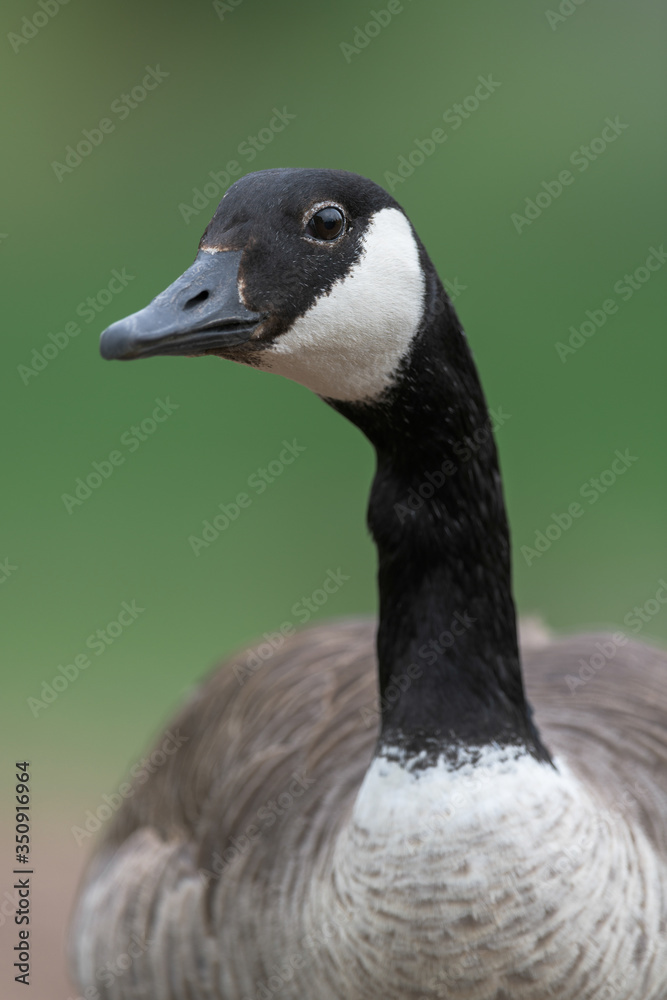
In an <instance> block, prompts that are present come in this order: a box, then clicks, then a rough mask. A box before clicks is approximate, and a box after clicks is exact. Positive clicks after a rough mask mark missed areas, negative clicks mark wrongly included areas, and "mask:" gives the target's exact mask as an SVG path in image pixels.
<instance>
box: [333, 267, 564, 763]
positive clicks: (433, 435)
mask: <svg viewBox="0 0 667 1000" xmlns="http://www.w3.org/2000/svg"><path fill="white" fill-rule="evenodd" d="M425 268H426V272H427V307H426V313H425V317H424V322H423V324H422V329H421V331H420V333H419V334H418V337H417V339H416V341H415V345H414V348H413V350H412V352H411V355H410V357H409V358H408V360H407V361H406V363H405V364H404V369H403V372H402V377H401V379H400V381H399V383H398V385H397V386H396V387H395V388H393V389H392V390H391V391H390V392H389V393H388V395H387V397H386V399H383V401H382V402H381V403H380V404H377V405H373V406H359V405H355V404H340V403H334V404H333V405H334V406H335V407H336V408H337V409H339V410H340V411H341V412H343V413H344V414H345V415H346V416H348V417H349V418H350V419H351V420H352V421H353V422H354V423H356V424H357V425H358V426H359V427H360V429H361V430H362V431H363V432H364V433H365V434H366V435H367V437H368V438H369V439H370V441H371V442H372V444H373V445H374V446H375V449H376V453H377V472H376V475H375V479H374V482H373V487H372V491H371V496H370V503H369V511H368V522H369V527H370V530H371V533H372V535H373V538H374V540H375V543H376V545H377V548H378V556H379V573H378V581H379V591H380V622H379V628H378V637H377V646H378V660H379V678H380V698H381V709H382V731H381V738H380V743H381V747H382V746H384V747H393V746H399V747H401V748H402V749H404V750H406V751H407V752H408V753H409V754H410V755H412V754H417V753H420V752H421V751H424V750H425V751H426V754H425V755H424V758H425V759H426V760H432V759H433V757H434V755H437V754H440V753H442V752H445V753H448V754H449V755H450V756H451V757H455V756H456V754H457V752H458V750H459V749H460V748H461V747H462V746H463V747H478V746H480V745H485V744H489V743H498V744H501V745H509V746H512V745H514V746H517V747H526V748H527V750H528V751H529V752H530V753H532V754H533V755H534V756H536V757H538V758H540V759H546V760H548V759H549V758H548V753H547V751H546V750H545V748H544V747H543V745H542V743H541V742H540V739H539V736H538V734H537V731H536V729H535V727H534V725H533V724H532V721H531V711H530V707H529V706H528V704H527V702H526V698H525V695H524V689H523V680H522V676H521V666H520V661H519V653H518V646H517V635H516V618H515V609H514V602H513V599H512V586H511V565H510V544H509V529H508V525H507V517H506V513H505V504H504V501H503V494H502V485H501V480H500V471H499V467H498V456H497V452H496V447H495V442H494V439H493V432H492V428H491V424H490V420H489V414H488V411H487V407H486V403H485V400H484V394H483V392H482V388H481V385H480V383H479V378H478V376H477V372H476V370H475V365H474V363H473V360H472V356H471V353H470V350H469V348H468V345H467V341H466V338H465V335H464V333H463V332H462V330H461V327H460V324H459V321H458V319H457V317H456V314H455V312H454V310H453V308H452V306H451V303H450V302H449V300H448V298H447V296H446V294H445V292H444V289H443V288H442V285H441V284H440V281H439V279H438V277H437V275H436V274H435V271H434V269H433V268H432V265H431V264H430V261H428V258H426V259H425Z"/></svg>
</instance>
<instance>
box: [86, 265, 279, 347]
mask: <svg viewBox="0 0 667 1000" xmlns="http://www.w3.org/2000/svg"><path fill="white" fill-rule="evenodd" d="M240 260H241V251H240V250H224V251H219V252H217V253H209V252H207V251H205V250H200V251H199V253H198V254H197V258H196V260H195V262H194V264H193V265H192V267H189V268H188V270H187V271H186V272H185V273H184V274H182V275H181V276H180V278H177V279H176V281H175V282H174V283H173V284H172V285H169V288H166V289H165V290H164V291H163V292H160V294H159V295H158V296H157V298H155V299H153V301H152V302H151V303H150V305H147V306H146V307H145V308H144V309H140V310H139V312H136V313H133V314H132V315H131V316H126V317H125V319H121V320H118V322H117V323H112V324H111V326H109V327H107V329H106V330H105V331H104V333H103V334H102V337H101V340H100V352H101V354H102V357H103V358H106V359H107V360H112V359H116V360H119V361H131V360H132V359H133V358H151V357H154V356H155V355H157V354H178V355H190V356H191V355H200V354H215V353H216V352H218V351H221V350H224V349H225V348H226V347H233V346H234V345H236V344H243V343H245V342H246V341H247V340H249V339H250V337H251V335H252V333H253V331H254V330H255V329H256V328H257V326H258V325H259V323H260V322H261V320H262V319H263V318H264V317H263V316H262V315H261V313H255V312H250V310H249V309H246V307H245V306H244V305H243V303H242V302H241V299H240V298H239V292H238V273H239V262H240Z"/></svg>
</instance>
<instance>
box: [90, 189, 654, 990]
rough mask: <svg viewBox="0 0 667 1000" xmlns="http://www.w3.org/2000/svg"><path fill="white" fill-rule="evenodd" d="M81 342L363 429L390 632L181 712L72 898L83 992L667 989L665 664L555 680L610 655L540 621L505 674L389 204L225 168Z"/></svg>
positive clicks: (302, 649)
mask: <svg viewBox="0 0 667 1000" xmlns="http://www.w3.org/2000/svg"><path fill="white" fill-rule="evenodd" d="M102 353H103V355H104V356H105V357H109V358H114V357H115V358H121V359H129V358H134V357H142V356H150V355H152V354H164V353H169V354H208V353H213V354H218V355H220V356H222V357H225V358H228V359H231V360H236V361H239V362H241V363H244V364H250V365H253V366H255V367H259V368H263V369H265V370H269V371H274V372H276V373H277V374H282V375H285V376H287V377H289V378H293V379H295V380H297V381H299V382H302V383H303V384H304V385H306V386H308V388H310V389H312V390H313V391H314V392H316V393H318V394H319V395H320V396H322V397H323V398H324V399H325V400H326V401H327V402H328V403H329V404H330V405H332V406H333V407H334V408H335V409H337V410H338V411H339V412H341V413H342V414H343V415H344V416H346V417H347V418H348V419H350V420H352V421H353V422H354V423H355V424H356V425H357V426H358V427H359V428H360V429H361V430H362V431H363V432H364V433H365V434H366V435H367V437H368V438H369V439H370V441H371V442H372V444H373V445H374V447H375V450H376V453H377V473H376V477H375V481H374V484H373V489H372V492H371V498H370V504H369V526H370V529H371V532H372V534H373V537H374V540H375V542H376V544H377V547H378V556H379V590H380V618H379V623H378V624H377V636H376V623H374V622H369V621H348V622H338V623H335V624H330V625H325V626H319V627H316V628H311V629H308V630H305V631H303V632H302V633H300V634H298V635H296V636H294V637H292V638H290V639H288V640H286V642H285V643H284V645H283V646H282V647H281V648H280V649H279V650H278V651H276V652H275V653H274V655H273V656H272V657H271V659H270V660H269V661H267V662H266V663H265V664H264V665H263V666H262V668H261V669H259V670H257V671H255V672H253V673H252V674H251V675H250V676H249V677H247V679H244V680H243V683H239V675H238V671H235V670H234V665H235V663H236V662H237V659H236V658H232V660H230V661H229V662H228V663H227V664H224V665H223V666H221V667H220V668H219V669H218V670H217V671H216V672H215V673H214V674H213V675H212V676H211V677H210V678H209V679H208V680H207V681H205V682H204V683H203V685H202V686H201V688H200V689H199V690H198V691H197V692H196V694H195V695H194V696H193V698H192V699H191V701H190V702H189V703H188V704H187V705H186V706H185V707H184V708H183V709H182V711H181V712H180V714H179V715H178V716H177V718H176V719H175V720H173V721H172V722H170V729H171V730H172V731H173V730H176V731H177V732H178V733H179V734H180V735H181V736H182V737H184V739H183V741H182V746H181V748H180V749H179V751H178V753H176V754H174V755H173V757H170V758H169V759H168V761H167V763H165V765H164V766H162V767H161V768H160V769H159V770H157V771H156V772H155V773H154V774H152V775H151V777H150V779H149V781H147V782H146V783H145V784H144V785H142V786H140V787H137V788H136V791H135V794H134V795H133V796H132V797H131V798H129V799H127V800H126V801H125V803H124V805H123V807H122V809H121V810H120V811H119V812H118V814H117V815H116V816H115V818H114V820H113V822H112V823H111V825H110V828H109V830H108V831H107V833H106V836H105V837H104V839H103V840H102V842H101V844H100V845H99V847H98V850H97V853H96V855H95V856H94V858H93V859H92V862H91V864H90V867H89V870H88V872H87V875H86V878H85V880H84V884H83V886H82V890H81V894H80V898H79V902H78V906H77V910H76V913H75V917H74V922H73V928H72V942H73V956H74V967H75V973H76V976H77V979H78V982H79V985H80V988H81V989H82V990H84V991H85V990H89V991H90V990H97V993H90V994H86V993H84V995H85V996H88V995H90V996H100V997H103V998H104V1000H112V998H113V1000H120V998H130V997H132V998H134V997H151V998H156V1000H251V998H252V1000H255V998H257V1000H267V998H269V997H273V996H277V997H281V998H286V1000H287V998H290V1000H291V998H294V1000H296V998H300V1000H305V998H309V1000H333V998H347V1000H380V998H382V1000H435V998H440V997H455V998H459V1000H545V998H547V997H553V998H558V1000H607V998H615V1000H665V998H667V926H666V924H667V731H666V728H665V723H666V722H667V657H666V656H665V654H664V653H663V652H661V651H660V650H657V649H654V648H652V647H650V646H648V645H645V644H639V643H634V642H631V641H630V640H628V639H627V637H624V640H625V641H623V642H614V644H613V649H614V654H613V656H612V655H608V656H606V657H604V666H603V669H601V670H600V671H599V672H598V673H597V674H596V675H595V676H593V677H592V678H591V679H590V680H588V681H587V682H586V683H582V684H576V685H574V686H573V684H572V678H573V677H577V676H578V675H579V670H580V666H581V661H582V660H583V661H584V663H588V662H591V659H592V657H594V656H595V655H596V654H597V656H600V655H603V654H604V650H606V649H608V647H609V644H610V643H611V642H612V640H611V639H610V637H609V636H604V635H585V636H580V637H576V638H574V639H568V640H552V639H550V638H548V637H546V636H544V635H542V634H540V633H538V634H536V635H531V636H527V637H526V640H525V642H524V643H523V647H522V651H521V659H520V657H519V649H518V644H517V635H516V623H515V615H514V606H513V602H512V596H511V581H510V567H509V538H508V531H507V524H506V518H505V511H504V503H503V498H502V490H501V486H500V477H499V472H498V466H497V458H496V452H495V446H494V443H493V438H492V435H491V434H490V432H489V433H488V434H483V435H482V436H481V441H482V444H480V446H479V448H478V449H476V450H475V452H474V454H472V455H471V456H470V457H469V458H467V459H466V460H465V461H463V460H461V459H460V457H459V458H457V456H459V455H460V452H459V451H457V448H456V445H457V444H460V442H461V441H463V440H465V439H466V437H469V436H471V435H472V434H473V433H474V432H475V430H479V429H488V426H489V425H488V414H487V411H486V406H485V403H484V398H483V394H482V391H481V388H480V386H479V382H478V379H477V375H476V371H475V368H474V365H473V363H472V359H471V356H470V352H469V349H468V347H467V344H466V340H465V335H464V334H463V332H462V330H461V328H460V325H459V323H458V320H457V318H456V316H455V313H454V311H453V309H452V307H451V304H450V303H449V301H448V299H447V297H446V295H445V293H444V290H443V289H442V286H441V284H440V281H439V279H438V278H437V275H436V273H435V271H434V269H433V266H432V265H431V263H430V261H429V259H428V256H427V255H426V252H425V250H424V248H423V247H422V245H421V243H420V242H419V240H418V238H417V236H416V234H415V233H414V230H413V229H412V226H411V225H410V223H409V221H408V220H407V218H406V216H405V215H404V213H403V212H402V210H401V209H400V208H399V206H398V205H397V204H396V203H395V202H394V201H393V199H392V198H391V197H390V196H389V195H388V194H386V192H384V191H383V190H382V189H380V188H378V187H377V186H376V185H374V184H372V183H371V182H370V181H366V180H364V179H363V178H360V177H357V176H356V175H354V174H346V173H344V172H340V171H321V170H285V171H263V172H261V173H259V174H253V175H249V176H248V177H246V178H243V179H242V180H241V181H239V182H237V184H235V185H234V186H233V187H232V188H231V189H230V190H229V191H228V192H227V194H226V195H225V198H223V201H222V202H221V204H220V206H219V208H218V210H217V211H216V214H215V215H214V217H213V220H212V222H211V223H210V224H209V227H208V228H207V230H206V232H205V233H204V236H203V237H202V241H201V244H200V250H199V253H198V256H197V259H196V261H195V264H194V265H193V266H192V268H190V269H189V271H187V272H186V273H185V274H184V275H183V276H182V278H180V279H178V280H177V281H176V282H175V283H174V284H173V285H172V286H170V288H169V289H167V290H166V291H165V292H164V293H162V294H161V295H160V296H158V297H157V299H155V300H154V301H153V303H151V304H150V305H149V306H148V307H146V309H144V310H142V311H141V312H140V313H137V314H135V315H134V316H132V317H129V318H128V319H127V320H123V321H121V322H120V323H117V324H114V326H112V327H110V328H109V330H107V331H105V334H104V335H103V340H102ZM477 440H479V438H478V439H477ZM447 462H449V463H453V468H454V471H453V472H451V471H448V473H447V474H444V473H442V474H440V475H439V476H438V475H437V474H436V472H437V470H438V469H440V470H444V469H445V468H446V466H445V463H447ZM425 481H427V482H429V483H430V485H431V486H432V487H433V489H432V492H431V493H430V495H429V496H428V498H427V499H426V500H425V502H424V503H423V504H422V505H419V506H417V507H416V509H412V508H407V507H405V498H406V497H407V496H408V495H409V492H410V490H411V489H414V488H416V487H418V486H419V485H420V484H423V483H424V482H425ZM423 492H428V491H422V493H423ZM420 495H421V494H420ZM600 650H602V651H603V653H602V654H601V653H600ZM243 660H244V661H245V654H244V656H243ZM595 662H597V660H596V661H595ZM521 663H522V664H523V673H522V669H521ZM524 681H525V693H524ZM526 694H527V697H526ZM530 705H532V708H533V710H534V714H533V711H531V708H530ZM119 956H130V958H129V959H128V960H127V961H126V962H125V963H124V964H125V965H126V966H127V968H126V969H125V970H124V971H123V972H122V973H118V974H115V975H110V974H109V971H108V970H109V968H115V969H118V957H119Z"/></svg>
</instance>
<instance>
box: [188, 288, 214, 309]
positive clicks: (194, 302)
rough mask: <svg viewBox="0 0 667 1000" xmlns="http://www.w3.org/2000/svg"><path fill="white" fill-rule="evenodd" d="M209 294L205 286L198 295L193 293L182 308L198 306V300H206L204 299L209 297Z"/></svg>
mask: <svg viewBox="0 0 667 1000" xmlns="http://www.w3.org/2000/svg"><path fill="white" fill-rule="evenodd" d="M209 294H210V293H209V291H208V289H206V288H205V289H204V291H203V292H200V293H199V295H193V297H192V298H191V299H188V301H187V302H186V303H185V305H184V306H183V308H184V309H192V307H193V306H198V305H199V303H200V302H206V299H207V298H208V297H209Z"/></svg>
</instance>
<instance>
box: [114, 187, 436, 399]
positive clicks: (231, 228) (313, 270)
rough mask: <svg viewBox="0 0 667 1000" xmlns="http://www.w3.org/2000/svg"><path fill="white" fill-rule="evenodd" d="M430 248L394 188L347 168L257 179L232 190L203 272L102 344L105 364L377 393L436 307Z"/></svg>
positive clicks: (203, 248) (213, 227) (353, 395)
mask: <svg viewBox="0 0 667 1000" xmlns="http://www.w3.org/2000/svg"><path fill="white" fill-rule="evenodd" d="M423 256H424V255H423V250H422V248H421V246H420V244H419V241H418V239H417V238H416V236H415V234H414V231H413V229H412V226H411V225H410V223H409V221H408V220H407V218H406V216H405V214H404V213H403V211H402V209H401V208H400V207H399V206H398V205H397V204H396V202H395V201H394V199H393V198H392V197H391V196H390V195H389V194H387V192H386V191H384V190H383V189H382V188H381V187H379V186H378V185H377V184H374V183H373V182H372V181H369V180H367V179H365V178H363V177H360V176H358V175H357V174H352V173H347V172H345V171H341V170H310V169H284V170H265V171H261V172H259V173H254V174H249V175H247V176H246V177H243V178H241V180H239V181H237V182H236V183H235V184H234V185H233V186H232V187H231V188H230V189H229V190H228V191H227V193H226V194H225V196H224V198H223V199H222V201H221V202H220V204H219V206H218V208H217V210H216V212H215V215H214V216H213V218H212V220H211V222H210V223H209V225H208V226H207V228H206V231H205V233H204V235H203V237H202V239H201V241H200V244H199V252H198V254H197V257H196V260H195V262H194V264H193V265H192V267H191V268H189V269H188V270H187V271H186V272H185V273H184V274H183V275H182V276H181V277H180V278H178V279H177V280H176V281H175V282H174V283H173V284H172V285H170V286H169V288H167V289H166V290H165V291H164V292H162V293H161V294H160V295H158V296H157V298H156V299H154V300H153V301H152V302H151V303H150V305H148V306H147V307H146V308H145V309H142V310H141V311H140V312H138V313H135V314H134V315H133V316H129V317H127V318H126V319H124V320H120V321H119V322H117V323H114V324H113V325H112V326H111V327H109V328H108V329H107V330H105V332H104V333H103V335H102V342H101V351H102V355H103V356H104V357H105V358H117V359H120V360H130V359H133V358H142V357H151V356H154V355H160V354H177V355H178V354H180V355H188V356H192V355H204V354H215V355H218V356H220V357H223V358H228V359H230V360H234V361H239V362H242V363H244V364H250V365H253V366H255V367H258V368H262V369H264V370H267V371H274V372H276V373H278V374H282V375H285V376H287V377H289V378H292V379H294V380H295V381H298V382H301V383H302V384H304V385H306V386H308V387H309V388H311V389H312V390H313V391H315V392H317V393H319V394H320V395H322V396H325V397H328V398H332V399H339V400H348V401H356V400H367V399H373V398H375V397H377V396H378V395H379V394H381V393H382V391H383V390H384V389H385V388H386V387H387V386H388V385H389V384H391V382H392V380H393V378H394V376H395V373H396V370H397V368H398V367H399V364H400V362H401V359H402V358H403V357H404V356H405V355H406V353H407V352H408V350H409V348H410V346H411V343H412V341H413V339H414V337H415V335H416V332H417V330H418V327H419V324H420V321H421V318H422V315H423V308H424V287H425V282H424V262H423Z"/></svg>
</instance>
